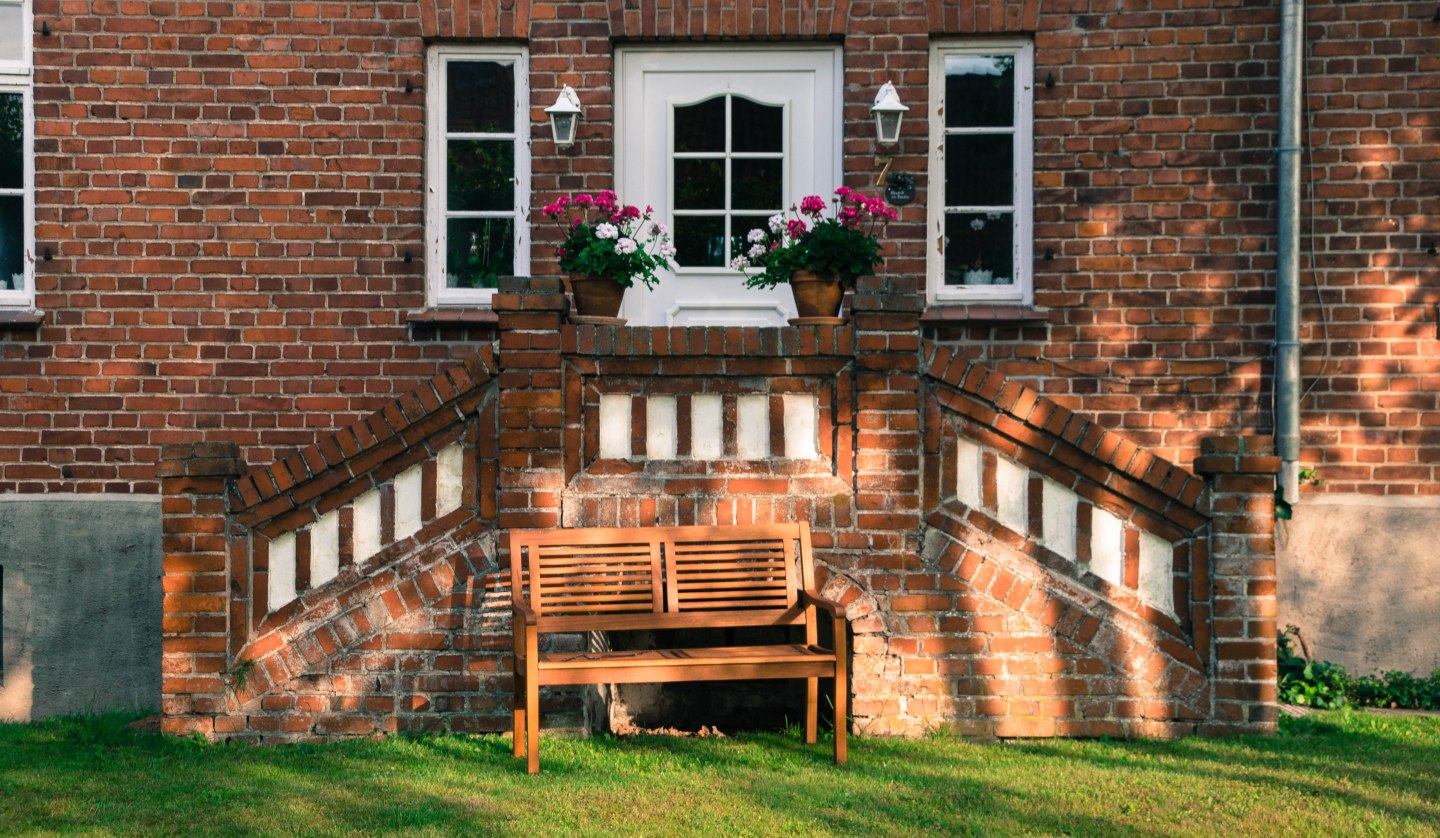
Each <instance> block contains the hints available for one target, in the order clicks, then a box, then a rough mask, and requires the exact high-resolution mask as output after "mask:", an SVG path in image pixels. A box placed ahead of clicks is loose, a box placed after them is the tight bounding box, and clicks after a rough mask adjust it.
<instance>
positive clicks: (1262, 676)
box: [1195, 436, 1280, 733]
mask: <svg viewBox="0 0 1440 838" xmlns="http://www.w3.org/2000/svg"><path fill="white" fill-rule="evenodd" d="M1195 471H1196V473H1197V474H1200V475H1201V476H1203V477H1204V478H1205V479H1206V481H1207V482H1208V483H1209V486H1210V491H1209V495H1210V514H1211V516H1212V519H1213V523H1212V524H1211V535H1210V551H1211V559H1210V576H1211V581H1210V584H1211V598H1210V601H1211V608H1212V609H1213V622H1212V624H1211V625H1212V627H1213V636H1212V642H1213V643H1214V662H1215V678H1214V690H1215V704H1214V712H1213V714H1212V717H1211V721H1210V723H1209V724H1207V725H1205V726H1203V727H1202V730H1206V731H1207V732H1210V733H1273V732H1274V731H1275V725H1276V717H1277V715H1278V713H1279V708H1278V706H1277V704H1276V687H1275V614H1276V604H1275V475H1276V474H1278V473H1279V471H1280V458H1279V457H1277V456H1275V443H1274V440H1273V439H1272V438H1271V437H1268V436H1223V437H1211V438H1209V439H1206V440H1203V441H1202V442H1201V449H1200V456H1199V457H1198V458H1197V459H1196V460H1195Z"/></svg>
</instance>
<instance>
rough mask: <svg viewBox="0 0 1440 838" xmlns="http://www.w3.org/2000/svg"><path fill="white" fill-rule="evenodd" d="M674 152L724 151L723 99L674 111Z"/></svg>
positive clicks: (718, 98) (707, 101) (722, 97)
mask: <svg viewBox="0 0 1440 838" xmlns="http://www.w3.org/2000/svg"><path fill="white" fill-rule="evenodd" d="M675 150H676V151H677V152H680V153H682V154H684V153H688V152H698V151H724V150H725V97H724V96H717V97H715V98H714V99H706V100H705V101H704V102H701V103H700V104H698V105H686V106H684V107H677V108H676V109H675Z"/></svg>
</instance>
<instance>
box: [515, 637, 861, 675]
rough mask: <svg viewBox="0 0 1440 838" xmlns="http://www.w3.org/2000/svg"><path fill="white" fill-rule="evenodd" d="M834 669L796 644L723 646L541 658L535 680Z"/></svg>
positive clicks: (831, 656) (825, 654) (825, 656)
mask: <svg viewBox="0 0 1440 838" xmlns="http://www.w3.org/2000/svg"><path fill="white" fill-rule="evenodd" d="M835 666H836V662H835V652H834V651H832V650H830V649H822V648H818V647H814V646H804V645H799V644H791V645H781V646H729V647H713V648H691V649H649V650H645V651H640V652H585V653H568V652H567V653H550V654H544V653H542V654H541V655H540V660H539V661H538V671H537V672H536V677H537V679H538V680H539V682H540V683H542V684H547V685H548V684H554V685H559V684H601V683H607V684H651V683H664V682H670V681H734V680H741V679H752V678H753V679H765V678H807V677H813V678H824V677H828V676H833V675H834V673H835Z"/></svg>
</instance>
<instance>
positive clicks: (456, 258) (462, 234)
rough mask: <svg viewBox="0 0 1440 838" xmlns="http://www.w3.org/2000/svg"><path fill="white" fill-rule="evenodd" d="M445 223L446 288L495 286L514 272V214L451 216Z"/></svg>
mask: <svg viewBox="0 0 1440 838" xmlns="http://www.w3.org/2000/svg"><path fill="white" fill-rule="evenodd" d="M445 227H446V229H445V242H446V245H445V247H446V254H445V286H446V287H447V288H494V287H496V285H498V284H499V283H498V280H499V278H500V277H501V276H510V275H513V274H514V273H515V253H514V242H515V220H514V219H513V218H452V219H450V221H449V222H448V223H447V224H446V225H445Z"/></svg>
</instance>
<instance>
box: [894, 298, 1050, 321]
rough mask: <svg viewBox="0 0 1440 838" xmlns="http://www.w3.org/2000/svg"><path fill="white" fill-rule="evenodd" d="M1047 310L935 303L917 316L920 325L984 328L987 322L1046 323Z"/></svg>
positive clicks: (1016, 305) (1048, 310) (1047, 317)
mask: <svg viewBox="0 0 1440 838" xmlns="http://www.w3.org/2000/svg"><path fill="white" fill-rule="evenodd" d="M1048 322H1050V309H1048V308H1036V307H1035V306H1025V305H1019V304H1017V303H1010V304H1007V305H994V304H987V303H938V304H935V305H932V306H930V307H929V308H927V309H925V313H924V314H922V315H920V325H922V326H952V325H953V326H966V325H978V326H983V325H986V324H988V323H1048Z"/></svg>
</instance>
